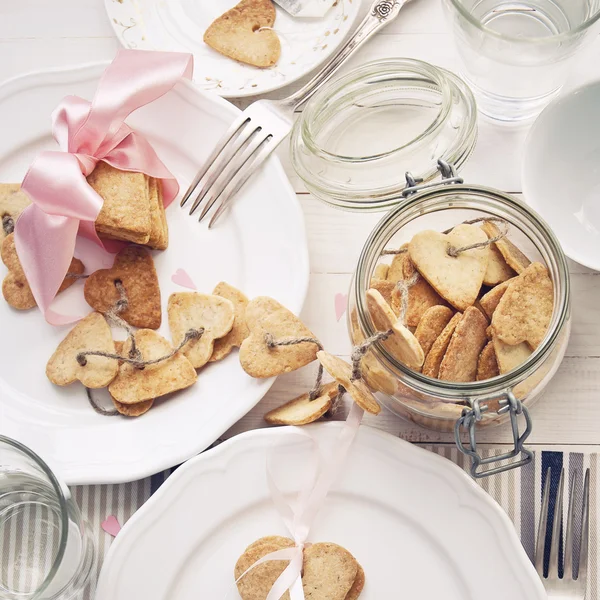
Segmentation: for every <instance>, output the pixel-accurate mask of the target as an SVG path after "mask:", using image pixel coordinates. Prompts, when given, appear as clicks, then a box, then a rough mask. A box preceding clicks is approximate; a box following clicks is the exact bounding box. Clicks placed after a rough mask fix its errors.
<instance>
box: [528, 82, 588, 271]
mask: <svg viewBox="0 0 600 600" xmlns="http://www.w3.org/2000/svg"><path fill="white" fill-rule="evenodd" d="M523 192H524V194H525V201H526V202H527V204H529V205H530V206H531V207H532V208H534V209H535V210H536V211H537V212H539V214H540V215H542V216H543V217H544V219H546V221H548V223H549V224H550V226H551V227H552V229H553V230H554V233H555V234H556V236H557V237H558V239H559V240H560V242H561V244H562V246H563V249H564V251H565V254H566V255H567V256H568V257H569V258H572V259H573V260H575V261H577V262H578V263H580V264H582V265H585V266H586V267H589V268H590V269H594V270H596V271H600V81H599V82H594V83H591V84H588V85H585V86H583V87H581V88H579V89H577V90H574V91H573V92H571V93H569V94H568V95H566V96H564V97H561V98H558V99H557V100H555V101H554V102H552V103H551V104H550V105H549V106H548V107H547V108H546V109H545V110H544V111H543V112H542V114H541V115H540V116H539V117H538V119H537V121H536V122H535V123H534V125H533V127H532V129H531V131H530V133H529V136H528V138H527V142H526V144H525V154H524V160H523Z"/></svg>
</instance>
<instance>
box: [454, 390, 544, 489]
mask: <svg viewBox="0 0 600 600" xmlns="http://www.w3.org/2000/svg"><path fill="white" fill-rule="evenodd" d="M499 405H500V408H499V409H498V411H497V412H498V414H505V413H509V414H510V426H511V429H512V434H513V447H512V449H511V450H509V451H508V452H504V453H503V454H499V455H497V456H490V457H488V458H483V456H482V455H481V454H480V453H479V452H478V450H477V440H476V426H477V423H478V422H479V421H481V419H482V415H483V413H484V412H486V411H487V410H488V408H489V407H488V405H487V404H486V403H480V401H479V400H474V401H473V402H472V406H471V408H465V409H464V410H463V412H462V416H461V417H460V419H458V421H456V425H455V426H454V437H455V441H456V445H457V447H458V449H459V450H460V451H461V452H462V453H463V454H465V455H467V456H469V457H471V460H472V463H471V475H472V476H473V477H474V478H476V479H481V478H482V477H489V476H490V475H496V474H498V473H504V472H505V471H509V470H511V469H517V468H519V467H523V466H525V465H528V464H529V463H530V462H531V461H532V460H533V452H532V451H531V450H528V449H527V448H525V445H524V444H525V440H526V439H527V438H528V437H529V435H530V433H531V429H532V425H531V417H530V416H529V411H528V410H527V407H525V406H523V404H522V403H521V401H520V400H517V398H516V397H515V395H514V394H513V393H512V392H507V394H506V397H505V398H504V399H503V400H500V402H499ZM519 415H523V417H524V418H525V431H523V433H519V422H518V417H519ZM463 429H464V430H466V431H468V433H469V445H468V447H466V446H465V445H464V444H463V442H462V440H461V430H463ZM516 457H519V458H518V460H512V459H514V458H516ZM504 461H510V462H506V463H505V464H498V465H497V466H495V467H492V468H489V469H482V468H481V467H486V466H488V465H492V464H495V463H502V462H504Z"/></svg>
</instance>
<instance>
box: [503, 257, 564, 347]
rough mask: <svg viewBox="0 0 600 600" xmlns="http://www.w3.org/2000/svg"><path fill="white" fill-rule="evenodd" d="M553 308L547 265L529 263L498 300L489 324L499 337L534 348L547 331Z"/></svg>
mask: <svg viewBox="0 0 600 600" xmlns="http://www.w3.org/2000/svg"><path fill="white" fill-rule="evenodd" d="M553 310H554V286H553V285H552V279H550V275H549V273H548V269H547V268H546V267H545V266H544V265H543V264H541V263H539V262H535V263H531V264H530V265H529V266H528V267H527V268H526V269H525V270H524V271H523V272H522V273H521V275H519V276H518V277H515V278H514V279H511V283H510V285H509V286H508V288H507V289H506V292H504V295H503V296H502V298H501V299H500V302H498V306H497V307H496V310H495V311H494V316H493V317H492V325H493V327H494V331H495V333H496V335H497V336H498V338H499V339H500V340H501V341H503V342H504V343H505V344H509V345H511V346H514V345H516V344H520V343H521V342H527V343H528V344H529V346H530V347H531V348H532V349H533V350H535V349H536V348H537V347H538V346H539V345H540V343H541V342H542V339H543V338H544V336H545V335H546V331H548V326H549V325H550V321H551V319H552V312H553Z"/></svg>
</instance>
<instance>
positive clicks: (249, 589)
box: [234, 536, 294, 600]
mask: <svg viewBox="0 0 600 600" xmlns="http://www.w3.org/2000/svg"><path fill="white" fill-rule="evenodd" d="M293 546H294V542H293V541H292V540H290V539H288V538H284V537H279V536H269V537H265V538H261V539H260V540H257V541H256V542H254V543H252V544H250V546H248V547H247V548H246V550H244V553H243V554H242V556H240V558H239V559H238V561H237V563H236V565H235V569H234V577H235V580H236V581H237V580H238V579H239V581H238V582H237V587H238V592H239V594H240V596H241V598H242V600H265V598H266V597H267V595H268V594H269V591H270V589H271V588H272V587H273V584H274V583H275V581H277V578H278V577H279V576H280V575H281V573H283V571H284V570H285V568H286V567H287V566H288V564H289V561H285V560H270V561H267V562H264V563H262V564H260V565H258V566H256V567H254V568H253V569H252V570H251V571H249V572H248V573H246V574H245V575H244V576H243V577H242V575H243V574H244V573H245V572H246V571H247V570H248V569H249V568H250V567H251V566H252V565H253V564H254V563H255V562H256V561H257V560H259V559H261V558H262V557H263V556H266V555H267V554H270V553H271V552H276V551H277V550H283V549H284V548H291V547H293ZM240 577H242V578H241V579H240ZM289 598H290V594H289V592H286V593H285V594H284V595H283V596H282V597H281V600H289Z"/></svg>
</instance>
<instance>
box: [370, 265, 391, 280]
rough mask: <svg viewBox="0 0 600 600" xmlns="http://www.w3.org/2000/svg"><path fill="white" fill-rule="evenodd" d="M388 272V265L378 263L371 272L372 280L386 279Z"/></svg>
mask: <svg viewBox="0 0 600 600" xmlns="http://www.w3.org/2000/svg"><path fill="white" fill-rule="evenodd" d="M389 271H390V265H386V264H384V263H379V264H378V265H377V266H376V267H375V271H374V272H373V279H387V276H388V273H389Z"/></svg>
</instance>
